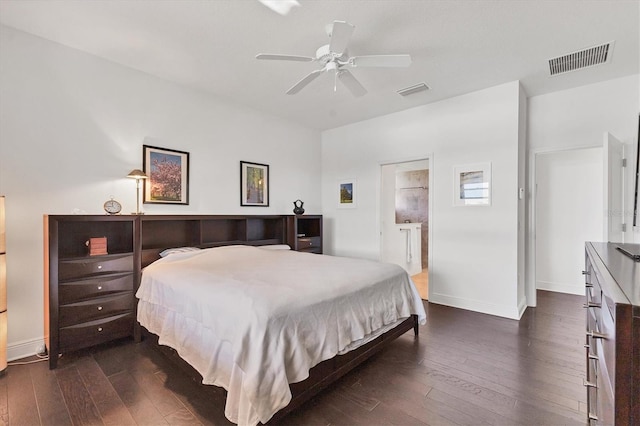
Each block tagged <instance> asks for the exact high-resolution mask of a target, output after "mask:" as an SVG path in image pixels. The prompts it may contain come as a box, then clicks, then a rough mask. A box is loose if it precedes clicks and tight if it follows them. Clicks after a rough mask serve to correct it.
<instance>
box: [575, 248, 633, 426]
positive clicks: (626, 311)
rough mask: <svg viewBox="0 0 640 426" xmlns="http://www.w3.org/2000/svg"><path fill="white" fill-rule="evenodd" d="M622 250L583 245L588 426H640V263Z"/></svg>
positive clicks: (630, 249) (631, 249)
mask: <svg viewBox="0 0 640 426" xmlns="http://www.w3.org/2000/svg"><path fill="white" fill-rule="evenodd" d="M618 247H622V248H625V249H628V250H629V251H635V252H639V253H640V245H632V244H616V243H591V242H588V243H586V245H585V252H586V255H585V259H586V269H585V271H584V272H583V273H584V274H585V286H586V288H585V292H586V301H585V308H586V341H585V348H586V364H587V368H586V376H587V377H586V380H585V386H586V388H587V410H588V413H587V415H588V421H589V423H590V424H597V425H600V424H602V425H614V424H615V425H640V396H639V395H640V262H635V261H634V260H633V259H632V258H630V257H628V256H626V255H624V254H623V253H622V252H621V251H620V250H619V249H618Z"/></svg>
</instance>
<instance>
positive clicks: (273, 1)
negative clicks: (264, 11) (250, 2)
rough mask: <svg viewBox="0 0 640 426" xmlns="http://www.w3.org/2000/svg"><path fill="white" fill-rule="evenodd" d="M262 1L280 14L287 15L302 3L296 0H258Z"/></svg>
mask: <svg viewBox="0 0 640 426" xmlns="http://www.w3.org/2000/svg"><path fill="white" fill-rule="evenodd" d="M258 1H259V2H260V3H262V4H263V5H265V6H266V7H268V8H269V9H271V10H273V11H274V12H276V13H277V14H279V15H282V16H285V15H287V14H288V13H289V12H290V11H291V9H292V8H294V7H299V6H300V3H298V2H297V1H296V0H258Z"/></svg>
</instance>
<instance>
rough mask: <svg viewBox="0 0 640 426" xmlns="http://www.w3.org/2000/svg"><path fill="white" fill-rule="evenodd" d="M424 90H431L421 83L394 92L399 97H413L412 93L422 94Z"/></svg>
mask: <svg viewBox="0 0 640 426" xmlns="http://www.w3.org/2000/svg"><path fill="white" fill-rule="evenodd" d="M425 90H431V88H430V87H429V86H427V83H424V82H423V83H418V84H414V85H413V86H409V87H405V88H404V89H400V90H397V91H396V92H397V93H398V95H400V96H409V95H413V94H414V93H420V92H424V91H425Z"/></svg>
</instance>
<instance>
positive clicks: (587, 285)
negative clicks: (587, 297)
mask: <svg viewBox="0 0 640 426" xmlns="http://www.w3.org/2000/svg"><path fill="white" fill-rule="evenodd" d="M584 286H585V287H586V288H592V287H593V284H591V283H585V284H584Z"/></svg>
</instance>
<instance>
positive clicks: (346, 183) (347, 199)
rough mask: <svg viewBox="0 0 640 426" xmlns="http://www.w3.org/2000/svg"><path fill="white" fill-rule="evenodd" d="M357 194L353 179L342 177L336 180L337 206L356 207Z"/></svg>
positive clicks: (343, 207) (344, 207)
mask: <svg viewBox="0 0 640 426" xmlns="http://www.w3.org/2000/svg"><path fill="white" fill-rule="evenodd" d="M357 195H358V189H357V185H356V180H355V179H342V180H340V181H338V208H342V209H353V208H356V206H357Z"/></svg>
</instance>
